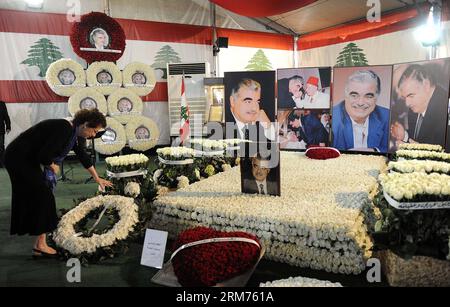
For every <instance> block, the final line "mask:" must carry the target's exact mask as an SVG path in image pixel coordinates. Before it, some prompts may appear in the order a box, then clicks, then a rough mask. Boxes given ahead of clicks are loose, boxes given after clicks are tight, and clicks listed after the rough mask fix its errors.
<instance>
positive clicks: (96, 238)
mask: <svg viewBox="0 0 450 307" xmlns="http://www.w3.org/2000/svg"><path fill="white" fill-rule="evenodd" d="M100 207H107V208H110V209H115V210H117V211H118V213H119V217H120V220H119V221H118V222H117V223H116V224H115V225H114V227H113V228H112V229H111V230H109V231H108V232H106V233H104V234H101V235H98V234H94V235H92V237H82V236H81V235H80V234H77V233H75V229H74V225H75V224H76V223H78V222H79V221H80V220H82V219H83V218H84V217H85V216H86V215H87V214H88V213H89V212H91V211H92V210H94V209H96V208H100ZM138 221H139V215H138V206H137V205H136V204H135V203H134V200H133V199H132V198H128V197H123V196H118V195H107V196H101V195H100V196H97V197H94V198H91V199H88V200H86V201H84V202H82V203H81V204H79V205H78V206H77V207H75V208H74V209H72V210H70V211H69V212H68V213H66V214H65V215H64V216H63V217H62V218H61V220H60V221H59V223H58V227H57V229H56V231H55V232H54V234H53V239H54V241H55V243H56V244H57V245H58V246H59V247H61V248H64V249H65V250H67V251H69V252H70V253H71V254H73V255H80V254H82V253H88V254H92V253H95V251H96V250H97V249H98V248H102V247H107V246H111V245H113V244H114V243H115V242H116V241H120V240H124V239H126V238H127V237H128V236H129V234H130V232H131V231H133V229H134V226H135V225H136V223H137V222H138Z"/></svg>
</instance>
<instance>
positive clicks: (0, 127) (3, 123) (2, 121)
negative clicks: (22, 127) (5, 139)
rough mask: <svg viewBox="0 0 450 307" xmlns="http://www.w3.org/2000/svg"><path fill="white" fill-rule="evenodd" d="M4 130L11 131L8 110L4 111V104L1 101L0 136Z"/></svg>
mask: <svg viewBox="0 0 450 307" xmlns="http://www.w3.org/2000/svg"><path fill="white" fill-rule="evenodd" d="M5 127H6V129H5ZM5 130H11V121H10V119H9V115H8V110H7V109H6V104H5V103H4V102H3V101H0V134H5V132H6V131H5Z"/></svg>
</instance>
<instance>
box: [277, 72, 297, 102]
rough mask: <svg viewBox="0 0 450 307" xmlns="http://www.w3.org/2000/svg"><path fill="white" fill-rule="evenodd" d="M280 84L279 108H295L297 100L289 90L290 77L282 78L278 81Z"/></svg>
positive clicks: (278, 84)
mask: <svg viewBox="0 0 450 307" xmlns="http://www.w3.org/2000/svg"><path fill="white" fill-rule="evenodd" d="M277 86H278V100H277V102H278V109H293V108H295V106H296V105H295V101H294V99H292V94H291V93H290V92H289V79H288V78H284V79H280V80H278V82H277Z"/></svg>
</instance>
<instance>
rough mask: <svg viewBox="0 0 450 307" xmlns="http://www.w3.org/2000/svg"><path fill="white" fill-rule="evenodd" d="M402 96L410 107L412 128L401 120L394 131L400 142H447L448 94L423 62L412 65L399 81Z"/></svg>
mask: <svg viewBox="0 0 450 307" xmlns="http://www.w3.org/2000/svg"><path fill="white" fill-rule="evenodd" d="M398 90H399V96H400V98H401V99H403V100H404V101H405V104H406V106H407V107H408V108H409V110H408V129H407V130H405V128H404V127H403V126H402V125H401V124H400V123H398V122H395V123H394V124H393V125H392V127H391V133H392V136H393V137H394V139H395V140H396V142H397V145H399V144H400V143H429V144H439V145H444V143H445V132H446V127H447V106H448V93H447V92H446V91H445V90H444V89H443V88H442V87H440V86H439V85H437V84H436V81H435V78H434V76H433V75H432V74H431V72H430V71H428V69H427V68H426V67H425V66H423V65H419V64H413V65H410V66H409V67H408V68H407V69H406V70H405V71H404V72H403V74H402V76H401V77H400V79H399V82H398Z"/></svg>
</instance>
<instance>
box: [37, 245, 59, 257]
mask: <svg viewBox="0 0 450 307" xmlns="http://www.w3.org/2000/svg"><path fill="white" fill-rule="evenodd" d="M56 258H58V253H56V254H49V253H46V252H43V251H41V250H39V249H36V248H33V259H56Z"/></svg>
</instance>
